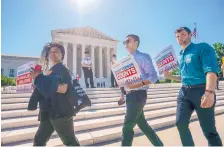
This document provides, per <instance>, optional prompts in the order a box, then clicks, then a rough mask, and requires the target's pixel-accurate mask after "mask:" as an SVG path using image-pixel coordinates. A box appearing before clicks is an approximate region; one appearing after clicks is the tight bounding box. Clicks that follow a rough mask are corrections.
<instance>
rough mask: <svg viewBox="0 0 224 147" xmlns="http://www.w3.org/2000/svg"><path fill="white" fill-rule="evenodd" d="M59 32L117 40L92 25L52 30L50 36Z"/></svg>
mask: <svg viewBox="0 0 224 147" xmlns="http://www.w3.org/2000/svg"><path fill="white" fill-rule="evenodd" d="M60 34H68V35H75V36H83V37H90V38H97V39H103V40H109V41H116V42H117V40H115V39H114V38H112V37H110V36H108V35H106V34H104V33H102V32H100V31H98V30H96V29H94V28H92V27H80V28H72V29H63V30H53V31H52V37H54V35H60Z"/></svg>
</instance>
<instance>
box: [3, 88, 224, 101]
mask: <svg viewBox="0 0 224 147" xmlns="http://www.w3.org/2000/svg"><path fill="white" fill-rule="evenodd" d="M179 89H180V88H172V87H171V88H168V89H166V88H165V89H158V90H155V89H149V90H148V91H147V94H148V95H157V94H167V93H169V94H170V93H177V92H179ZM93 92H94V91H93ZM221 92H224V87H223V89H221V90H218V91H217V93H221ZM87 94H88V93H87ZM30 96H31V94H30V93H26V94H4V95H3V94H2V95H1V100H2V101H1V103H2V104H8V103H11V102H14V103H15V101H14V99H15V100H19V99H21V100H20V101H22V102H24V101H25V102H28V100H26V98H27V99H29V98H30ZM88 96H89V98H90V99H94V98H113V97H119V96H120V90H116V91H113V90H109V91H101V92H100V93H97V92H95V94H88Z"/></svg>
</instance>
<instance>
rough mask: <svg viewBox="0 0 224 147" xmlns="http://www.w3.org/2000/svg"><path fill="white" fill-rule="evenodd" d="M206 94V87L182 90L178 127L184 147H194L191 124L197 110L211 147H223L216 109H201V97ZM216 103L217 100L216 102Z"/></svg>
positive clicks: (177, 114)
mask: <svg viewBox="0 0 224 147" xmlns="http://www.w3.org/2000/svg"><path fill="white" fill-rule="evenodd" d="M204 92H205V87H200V88H185V87H182V88H181V89H180V92H179V95H178V98H177V113H176V126H177V129H178V131H179V134H180V138H181V141H182V144H183V146H194V141H193V138H192V135H191V132H190V129H189V127H188V126H189V122H190V118H191V115H192V113H193V111H194V110H195V111H196V113H197V115H198V119H199V122H200V126H201V128H202V131H203V133H204V135H205V137H206V138H207V140H208V145H209V146H222V141H221V138H220V136H219V134H218V132H217V130H216V127H215V114H214V107H215V104H214V105H213V106H212V107H211V108H201V107H200V105H201V97H202V95H203V94H204ZM215 102H216V100H215Z"/></svg>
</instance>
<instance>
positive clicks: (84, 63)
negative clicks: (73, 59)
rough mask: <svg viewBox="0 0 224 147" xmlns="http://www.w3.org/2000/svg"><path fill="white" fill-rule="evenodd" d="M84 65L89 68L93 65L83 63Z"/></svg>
mask: <svg viewBox="0 0 224 147" xmlns="http://www.w3.org/2000/svg"><path fill="white" fill-rule="evenodd" d="M82 67H88V68H90V67H91V66H90V65H88V64H85V63H82Z"/></svg>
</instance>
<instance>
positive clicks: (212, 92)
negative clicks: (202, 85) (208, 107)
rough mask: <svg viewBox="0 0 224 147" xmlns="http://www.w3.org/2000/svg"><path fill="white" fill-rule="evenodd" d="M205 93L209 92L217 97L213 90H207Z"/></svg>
mask: <svg viewBox="0 0 224 147" xmlns="http://www.w3.org/2000/svg"><path fill="white" fill-rule="evenodd" d="M205 92H208V93H210V94H214V95H215V91H212V90H205Z"/></svg>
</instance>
